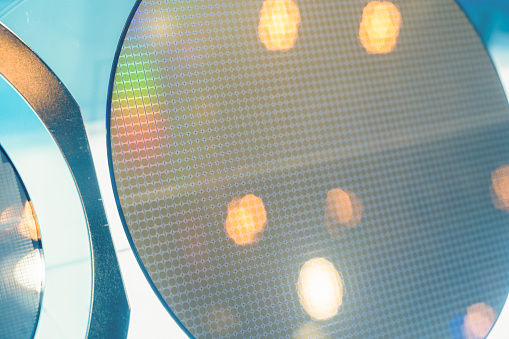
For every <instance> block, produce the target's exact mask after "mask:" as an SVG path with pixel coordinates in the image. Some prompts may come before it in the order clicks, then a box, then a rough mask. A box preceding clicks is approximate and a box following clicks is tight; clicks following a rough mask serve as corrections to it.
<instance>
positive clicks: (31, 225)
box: [18, 201, 41, 241]
mask: <svg viewBox="0 0 509 339" xmlns="http://www.w3.org/2000/svg"><path fill="white" fill-rule="evenodd" d="M18 233H19V234H21V235H22V236H24V237H25V238H30V239H32V240H34V241H37V240H39V239H41V233H40V231H39V224H38V223H37V218H36V217H35V212H34V207H33V205H32V202H30V201H27V202H26V203H25V207H24V208H23V217H22V218H21V221H20V222H19V224H18Z"/></svg>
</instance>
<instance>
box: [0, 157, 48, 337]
mask: <svg viewBox="0 0 509 339" xmlns="http://www.w3.org/2000/svg"><path fill="white" fill-rule="evenodd" d="M44 271H45V269H44V261H43V254H42V246H41V242H40V232H39V226H38V224H37V218H36V217H35V212H34V209H33V206H32V203H31V202H30V201H29V200H28V197H27V195H26V193H25V189H24V187H23V184H22V183H21V182H20V181H19V179H18V177H17V175H16V173H15V171H14V168H13V166H12V164H11V162H10V160H9V159H8V158H7V157H6V155H5V153H4V151H3V149H2V148H1V147H0V338H31V337H32V336H33V335H34V333H35V328H36V326H37V321H38V319H39V312H40V307H41V298H42V292H43V286H44Z"/></svg>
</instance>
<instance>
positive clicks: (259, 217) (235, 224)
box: [225, 194, 267, 245]
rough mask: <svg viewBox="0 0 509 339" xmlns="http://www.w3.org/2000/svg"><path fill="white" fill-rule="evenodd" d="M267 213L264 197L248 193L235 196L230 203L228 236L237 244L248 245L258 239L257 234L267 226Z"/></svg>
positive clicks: (227, 224)
mask: <svg viewBox="0 0 509 339" xmlns="http://www.w3.org/2000/svg"><path fill="white" fill-rule="evenodd" d="M266 222H267V213H266V212H265V206H264V205H263V201H262V199H260V198H258V197H257V196H255V195H253V194H248V195H246V196H244V197H243V198H242V199H239V198H235V199H233V200H232V202H230V203H229V204H228V217H227V218H226V222H225V228H226V233H227V234H228V236H229V237H230V238H231V239H232V240H233V241H235V243H236V244H237V245H248V244H251V243H253V242H255V241H256V234H257V233H258V232H260V231H262V230H263V229H264V228H265V224H266Z"/></svg>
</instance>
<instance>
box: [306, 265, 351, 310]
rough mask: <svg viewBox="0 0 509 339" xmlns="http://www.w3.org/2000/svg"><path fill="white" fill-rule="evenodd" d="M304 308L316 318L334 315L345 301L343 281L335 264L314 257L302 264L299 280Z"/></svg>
mask: <svg viewBox="0 0 509 339" xmlns="http://www.w3.org/2000/svg"><path fill="white" fill-rule="evenodd" d="M297 289H298V292H299V299H300V303H301V305H302V307H303V308H304V310H305V311H306V312H307V313H308V314H309V315H310V316H311V318H313V319H315V320H325V319H329V318H332V317H334V316H335V315H336V314H337V313H338V310H339V307H340V306H341V303H342V301H343V282H342V281H341V277H340V276H339V273H338V271H337V270H336V268H335V267H334V265H333V264H332V263H331V262H330V261H328V260H327V259H324V258H314V259H311V260H309V261H307V262H306V263H305V264H304V266H302V268H301V270H300V273H299V280H298V282H297Z"/></svg>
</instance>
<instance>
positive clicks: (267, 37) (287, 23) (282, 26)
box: [258, 0, 300, 51]
mask: <svg viewBox="0 0 509 339" xmlns="http://www.w3.org/2000/svg"><path fill="white" fill-rule="evenodd" d="M299 24H300V13H299V7H297V4H296V3H295V2H294V1H293V0H265V2H264V3H263V6H262V10H261V12H260V24H259V25H258V36H259V37H260V41H261V42H262V43H263V44H264V45H265V48H267V49H268V50H269V51H288V50H289V49H291V48H292V47H293V46H294V45H295V41H296V40H297V35H298V30H299Z"/></svg>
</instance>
